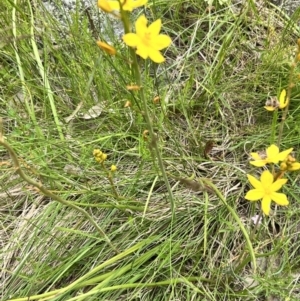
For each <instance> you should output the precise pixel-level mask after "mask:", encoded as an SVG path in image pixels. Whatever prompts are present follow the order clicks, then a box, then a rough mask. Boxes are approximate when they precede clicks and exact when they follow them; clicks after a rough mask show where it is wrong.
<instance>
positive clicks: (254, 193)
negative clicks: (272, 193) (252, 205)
mask: <svg viewBox="0 0 300 301" xmlns="http://www.w3.org/2000/svg"><path fill="white" fill-rule="evenodd" d="M263 196H264V192H263V190H260V189H251V190H249V191H248V192H247V193H246V195H245V199H246V200H248V201H258V200H260V199H262V197H263Z"/></svg>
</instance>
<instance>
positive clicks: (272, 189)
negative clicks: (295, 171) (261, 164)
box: [245, 170, 289, 215]
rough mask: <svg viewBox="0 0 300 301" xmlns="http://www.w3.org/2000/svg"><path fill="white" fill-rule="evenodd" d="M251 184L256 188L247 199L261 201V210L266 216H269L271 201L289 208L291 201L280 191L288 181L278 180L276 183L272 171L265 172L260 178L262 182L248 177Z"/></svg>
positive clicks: (248, 193) (249, 192)
mask: <svg viewBox="0 0 300 301" xmlns="http://www.w3.org/2000/svg"><path fill="white" fill-rule="evenodd" d="M247 177H248V180H249V182H250V183H251V185H252V186H253V187H254V189H251V190H249V191H248V192H247V194H246V196H245V199H246V200H248V201H258V200H260V199H261V200H262V201H261V208H262V211H263V212H264V214H265V215H269V213H270V206H271V201H274V202H275V203H276V204H277V205H280V206H287V205H288V204H289V201H288V199H287V197H286V195H285V194H284V193H278V192H276V191H278V190H279V189H280V188H281V187H282V186H283V185H284V184H285V183H286V182H287V179H278V180H276V181H275V182H274V177H273V175H272V174H271V173H270V171H268V170H265V171H264V172H263V173H262V174H261V177H260V181H259V180H257V179H256V178H255V177H253V176H251V175H247Z"/></svg>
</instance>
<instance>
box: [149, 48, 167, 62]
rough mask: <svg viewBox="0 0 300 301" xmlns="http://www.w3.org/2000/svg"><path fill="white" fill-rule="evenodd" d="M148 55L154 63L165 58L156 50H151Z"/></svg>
mask: <svg viewBox="0 0 300 301" xmlns="http://www.w3.org/2000/svg"><path fill="white" fill-rule="evenodd" d="M149 57H150V59H151V60H152V61H153V62H154V63H158V64H160V63H163V62H164V61H165V58H164V57H163V56H162V54H161V53H160V52H159V51H158V50H152V51H150V52H149Z"/></svg>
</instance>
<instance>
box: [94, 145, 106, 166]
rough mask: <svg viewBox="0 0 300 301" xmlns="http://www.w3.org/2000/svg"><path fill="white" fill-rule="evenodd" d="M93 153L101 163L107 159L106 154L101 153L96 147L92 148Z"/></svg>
mask: <svg viewBox="0 0 300 301" xmlns="http://www.w3.org/2000/svg"><path fill="white" fill-rule="evenodd" d="M93 155H94V157H95V160H96V161H97V162H98V163H103V162H104V161H105V160H106V159H107V154H105V153H102V152H101V150H100V149H98V148H96V149H94V150H93Z"/></svg>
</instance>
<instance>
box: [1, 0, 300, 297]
mask: <svg viewBox="0 0 300 301" xmlns="http://www.w3.org/2000/svg"><path fill="white" fill-rule="evenodd" d="M15 2H16V5H14V3H15ZM30 3H31V5H32V6H30ZM34 3H35V1H31V2H30V1H28V2H27V1H22V2H18V1H12V0H3V1H1V3H0V11H1V15H0V25H1V26H0V28H1V30H0V33H1V37H0V66H1V68H0V80H1V85H0V116H2V119H3V121H2V123H3V124H2V127H3V135H4V136H5V138H6V141H7V142H8V143H9V144H10V145H11V147H12V148H13V149H14V151H15V152H16V153H17V157H18V159H19V162H20V165H21V168H22V170H23V171H24V172H25V173H26V174H27V175H28V176H30V177H31V178H32V179H33V180H35V181H36V182H38V183H40V184H42V185H43V186H44V187H46V188H47V189H48V190H50V191H51V192H52V193H53V194H55V195H57V196H59V197H60V198H61V199H63V200H64V201H65V204H62V203H61V202H59V201H57V200H56V199H53V198H52V197H49V195H46V196H45V195H44V194H42V193H41V192H40V191H39V190H38V189H37V188H36V187H34V186H33V185H32V183H31V184H29V183H27V182H25V181H24V180H22V179H21V178H20V177H19V176H18V174H17V173H16V170H15V169H14V167H13V165H12V161H11V159H10V157H9V153H8V152H7V150H6V149H5V148H3V147H2V146H1V148H0V156H1V162H2V163H1V166H0V167H1V173H0V183H1V184H0V238H1V252H0V262H1V267H2V269H1V272H0V273H1V274H0V275H1V281H0V296H1V300H15V301H16V300H24V301H25V300H53V301H54V300H55V301H58V300H59V301H66V300H70V301H71V300H76V301H79V300H134V301H135V300H151V301H152V300H207V301H208V300H216V301H219V300H299V298H300V296H299V292H300V287H299V283H298V278H299V269H300V257H299V254H300V253H299V247H300V246H299V239H298V233H299V217H300V199H299V192H300V191H299V175H298V173H297V172H294V173H290V174H289V175H288V176H287V177H288V179H289V182H288V185H287V186H286V187H285V188H284V192H285V193H286V194H287V196H288V199H289V201H290V205H289V206H288V207H278V208H277V209H276V211H275V212H276V214H274V215H273V216H272V217H263V220H262V224H261V226H260V227H258V229H256V228H255V226H254V224H253V222H252V221H251V217H253V216H254V215H256V214H259V213H260V211H261V210H260V202H258V203H250V202H248V201H246V200H245V199H244V196H245V193H246V192H247V191H248V190H249V188H250V186H249V184H248V182H247V177H246V174H247V173H251V174H256V175H258V170H257V169H254V168H253V166H250V164H249V153H250V152H252V151H257V150H260V149H265V148H266V147H268V146H269V145H270V144H271V143H276V142H277V135H278V128H279V123H280V118H278V119H277V120H275V121H274V120H273V113H269V112H266V111H265V110H264V109H263V106H264V103H265V101H266V99H267V98H268V96H275V95H277V94H279V93H280V91H281V90H282V89H283V88H286V86H287V85H288V82H289V79H288V77H289V70H290V68H289V66H290V63H291V62H292V60H293V56H294V54H295V51H296V49H297V44H296V43H297V38H298V37H299V35H300V32H299V29H298V27H297V25H296V24H297V22H298V20H299V12H300V11H299V10H298V11H296V12H295V13H294V15H293V16H291V17H290V18H289V17H287V16H285V15H284V14H283V13H282V12H280V11H278V10H277V9H276V8H275V7H271V6H268V5H267V3H265V2H263V1H262V2H261V4H263V8H262V7H260V6H258V5H254V3H252V1H250V0H249V1H246V4H245V5H244V6H243V5H240V4H235V5H233V4H232V5H229V4H228V6H226V5H225V6H223V7H222V6H219V5H218V4H217V5H216V7H215V10H213V11H211V12H210V13H209V12H208V11H207V10H206V5H205V3H202V1H181V0H177V1H172V4H170V3H169V1H163V0H161V1H152V2H151V1H150V4H149V7H148V8H146V9H145V12H146V14H147V16H148V17H149V19H150V20H151V22H152V21H153V20H155V19H157V18H161V19H162V22H163V32H164V33H167V34H169V35H170V37H171V38H172V41H173V44H172V46H171V47H169V48H168V49H167V51H166V52H165V57H166V58H167V61H166V63H164V64H162V65H159V66H158V67H157V66H156V65H155V64H152V63H150V61H142V60H139V64H140V66H141V70H142V71H143V73H142V77H143V89H144V91H145V95H146V97H147V103H148V111H149V113H150V117H151V120H152V123H153V126H154V130H155V132H156V133H157V134H158V145H159V148H160V150H161V154H162V158H163V162H164V166H165V169H166V172H167V175H168V179H169V183H170V186H171V189H172V194H173V201H174V204H175V219H174V218H172V211H171V204H170V200H169V196H168V191H167V189H166V184H165V182H164V180H163V177H161V174H160V172H158V167H157V165H156V164H153V160H152V156H151V151H150V149H149V146H148V142H147V141H145V139H144V138H143V132H144V130H146V129H147V124H146V122H145V121H144V119H143V116H142V115H141V114H140V111H139V107H142V106H141V103H140V100H139V96H138V94H137V93H136V92H130V91H128V90H127V89H126V85H129V84H131V83H132V77H131V71H130V65H129V64H128V59H127V57H128V56H127V55H128V51H127V49H126V47H125V46H124V45H123V43H122V40H121V39H120V38H119V37H115V36H113V30H112V28H111V27H110V24H111V23H110V22H112V24H111V26H115V22H116V21H111V19H108V21H107V22H108V25H107V27H108V28H107V31H106V32H105V31H103V24H104V23H103V21H102V23H101V24H102V25H101V28H102V31H100V28H98V27H97V26H98V25H97V24H96V25H95V24H94V25H95V29H94V31H93V32H92V31H91V30H90V28H91V26H92V24H90V23H89V20H88V18H87V16H86V15H80V13H79V12H78V13H76V14H74V15H73V16H72V20H73V22H72V23H70V24H69V25H68V26H67V27H66V28H62V25H61V24H59V23H58V22H57V21H56V20H55V19H54V18H53V16H51V15H49V14H47V13H46V12H43V11H41V10H39V9H35V8H34V7H33V4H34ZM137 11H138V12H139V13H140V12H141V11H140V10H137ZM99 18H102V19H101V20H104V18H107V17H106V16H105V17H104V16H102V17H101V16H99ZM133 19H134V17H133ZM14 20H15V22H14ZM109 20H110V21H109ZM97 38H101V39H106V40H108V41H110V42H111V43H112V44H113V45H114V46H115V47H116V48H117V50H118V53H120V54H121V55H120V56H116V57H108V56H107V55H105V54H103V53H102V52H101V50H100V49H99V48H98V47H97V46H96V43H95V41H96V39H97ZM157 95H159V96H160V103H158V104H157V103H154V102H153V98H154V97H155V96H157ZM299 95H300V93H299V84H298V83H296V86H295V87H294V89H293V90H292V99H291V105H290V109H289V114H288V118H287V120H286V125H285V128H284V133H283V139H282V143H281V149H286V148H289V147H293V148H294V151H295V156H296V158H298V159H299V155H298V153H299V121H300V120H299V114H298V112H299V109H300V106H299ZM128 100H129V101H131V103H132V104H133V106H132V108H124V105H125V103H126V101H128ZM97 103H99V104H100V106H101V107H102V112H101V114H100V115H99V116H98V117H96V118H90V119H84V118H83V115H84V114H85V113H87V112H88V110H89V109H90V108H91V107H92V106H94V105H96V104H97ZM78 106H79V107H78ZM77 108H79V112H78V114H77V115H76V116H74V117H73V118H72V120H71V121H70V122H67V121H66V118H68V117H70V116H71V115H72V114H73V112H74V111H75V110H76V109H77ZM279 114H281V112H279ZM209 141H214V148H213V149H212V150H211V151H210V152H209V158H208V157H207V156H206V153H205V145H206V144H207V142H209ZM95 148H99V149H101V150H102V151H103V152H105V153H107V154H108V159H107V161H106V162H105V163H106V166H107V167H109V166H110V165H111V164H116V165H117V166H118V171H117V172H116V173H115V174H114V176H113V178H114V179H113V181H114V185H115V187H116V190H117V192H118V194H119V196H120V197H119V198H117V197H116V196H115V194H114V192H113V190H112V187H111V184H110V182H109V179H108V177H107V173H106V172H105V171H104V170H103V169H102V168H101V165H100V164H97V163H96V162H95V160H94V158H93V150H94V149H95ZM191 175H195V177H196V179H201V178H207V179H209V180H210V181H212V183H213V184H214V185H215V186H216V187H217V189H218V191H219V192H220V193H221V197H222V196H223V197H224V198H225V200H226V203H227V206H226V205H225V204H224V202H222V200H221V198H220V197H219V196H218V195H217V194H216V193H215V192H214V191H211V189H209V190H208V191H200V192H199V191H198V192H194V191H193V190H192V189H189V187H186V186H185V185H182V181H179V180H178V179H180V178H188V177H190V176H191ZM66 204H67V205H66ZM74 205H76V206H78V207H79V208H82V209H84V210H85V212H87V213H88V214H89V216H90V217H91V218H92V219H93V221H94V222H95V223H96V224H97V225H98V226H99V227H100V228H101V230H102V231H103V232H104V233H105V235H106V236H107V238H108V239H109V240H110V242H111V244H112V245H113V247H114V248H115V249H117V252H116V251H115V250H114V249H113V248H112V246H111V245H110V244H109V243H108V241H107V239H105V237H104V236H103V235H101V232H99V231H97V229H96V228H95V226H94V225H93V224H92V223H91V222H90V221H89V220H88V219H87V217H86V216H85V215H84V214H83V213H82V211H81V212H79V211H78V210H76V207H75V206H74ZM273 209H275V208H274V207H273ZM237 217H238V219H237ZM243 229H244V230H246V232H247V233H248V235H249V236H250V239H251V246H252V248H253V249H254V252H252V253H251V251H250V252H248V251H249V249H250V248H249V245H248V244H247V241H246V239H245V233H243ZM251 255H255V257H256V265H257V269H256V270H255V268H254V267H255V262H253V260H252V259H251ZM275 298H277V299H275Z"/></svg>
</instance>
